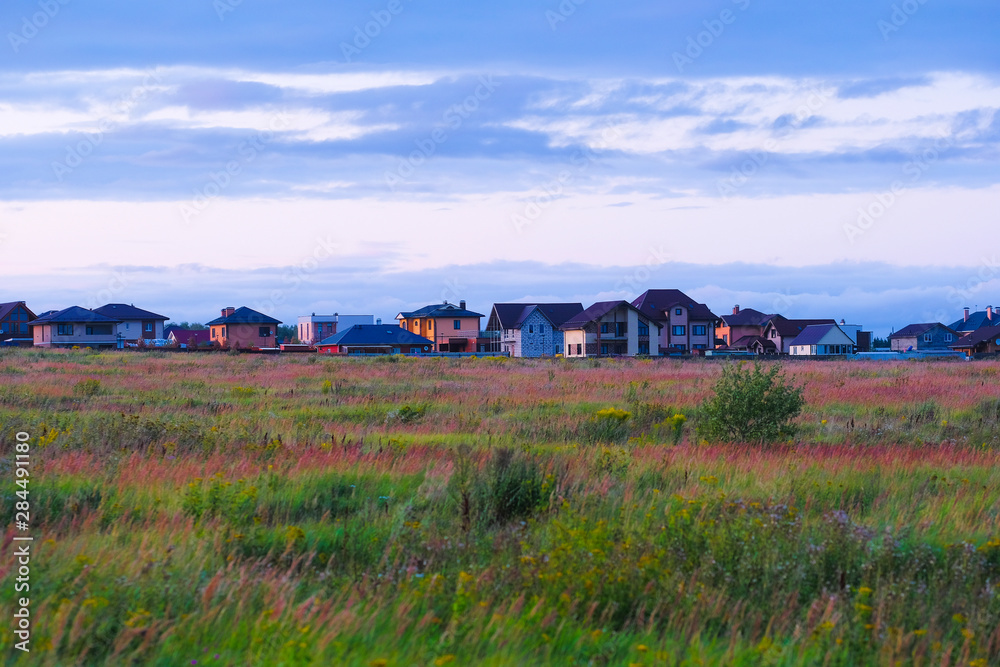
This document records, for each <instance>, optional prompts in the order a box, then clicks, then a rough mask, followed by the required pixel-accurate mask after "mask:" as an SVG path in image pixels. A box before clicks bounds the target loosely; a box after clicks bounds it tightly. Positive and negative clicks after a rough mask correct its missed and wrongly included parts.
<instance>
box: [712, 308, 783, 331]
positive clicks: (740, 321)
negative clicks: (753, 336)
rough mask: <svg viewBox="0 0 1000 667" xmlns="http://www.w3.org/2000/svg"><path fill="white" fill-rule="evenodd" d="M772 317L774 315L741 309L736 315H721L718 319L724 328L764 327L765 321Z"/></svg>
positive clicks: (750, 309)
mask: <svg viewBox="0 0 1000 667" xmlns="http://www.w3.org/2000/svg"><path fill="white" fill-rule="evenodd" d="M772 317H774V314H773V313H772V314H767V313H762V312H760V311H759V310H754V309H753V308H742V309H741V310H740V312H738V313H730V314H729V315H722V316H721V317H720V318H719V319H720V320H722V323H723V325H724V326H727V327H741V326H750V325H754V326H761V327H763V326H766V325H767V321H768V320H769V319H771V318H772Z"/></svg>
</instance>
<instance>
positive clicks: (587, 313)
mask: <svg viewBox="0 0 1000 667" xmlns="http://www.w3.org/2000/svg"><path fill="white" fill-rule="evenodd" d="M622 306H625V307H626V308H630V309H631V310H634V311H636V312H637V313H639V314H640V315H642V316H643V317H645V318H647V319H649V321H650V322H649V323H650V324H651V325H653V326H655V327H661V328H662V325H661V324H660V323H659V322H657V321H656V320H654V319H653V318H652V317H650V316H649V315H648V314H647V313H643V312H642V311H640V310H639V309H638V308H636V307H635V306H633V305H632V304H630V303H629V302H628V301H624V300H623V301H598V302H597V303H595V304H594V305H592V306H591V307H590V308H587V309H586V310H583V311H581V312H579V313H577V314H576V315H574V316H573V317H571V318H570V319H568V320H566V322H564V323H563V325H562V326H561V327H559V328H560V329H562V330H564V331H566V330H569V329H580V328H581V327H583V326H584V325H586V324H589V323H590V322H596V321H597V320H599V319H601V318H602V317H604V316H605V315H607V314H608V313H610V312H611V311H612V310H614V309H616V308H621V307H622Z"/></svg>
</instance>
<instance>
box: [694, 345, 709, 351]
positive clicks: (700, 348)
mask: <svg viewBox="0 0 1000 667" xmlns="http://www.w3.org/2000/svg"><path fill="white" fill-rule="evenodd" d="M691 347H692V349H695V350H704V349H705V347H706V346H705V345H692V346H691Z"/></svg>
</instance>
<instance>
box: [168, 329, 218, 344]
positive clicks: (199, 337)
mask: <svg viewBox="0 0 1000 667" xmlns="http://www.w3.org/2000/svg"><path fill="white" fill-rule="evenodd" d="M210 333H211V330H209V329H181V328H180V327H170V331H168V332H167V333H165V334H164V336H166V337H167V338H170V337H171V336H173V338H174V340H176V341H177V342H178V343H184V344H186V345H201V344H202V343H208V342H210V340H209V334H210Z"/></svg>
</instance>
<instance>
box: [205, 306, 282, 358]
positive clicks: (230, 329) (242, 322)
mask: <svg viewBox="0 0 1000 667" xmlns="http://www.w3.org/2000/svg"><path fill="white" fill-rule="evenodd" d="M279 324H281V321H280V320H276V319H274V318H273V317H271V316H269V315H265V314H264V313H258V312H257V311H256V310H252V309H250V308H247V307H246V306H242V307H240V308H233V307H232V306H228V307H226V308H223V309H222V316H221V317H217V318H215V319H214V320H212V321H211V322H208V323H207V324H206V326H207V327H208V328H209V340H210V341H211V342H212V344H213V345H218V346H219V347H227V348H235V349H240V348H249V347H256V348H273V347H277V346H278V325H279Z"/></svg>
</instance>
